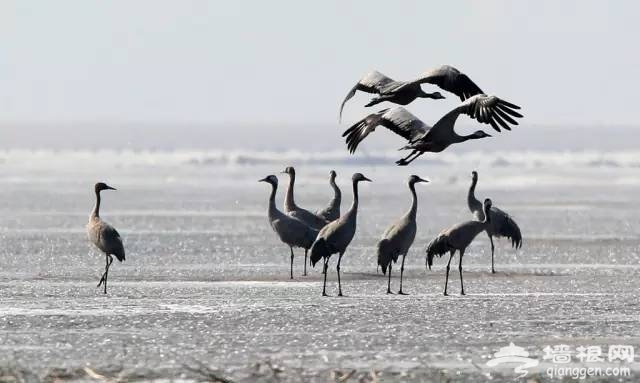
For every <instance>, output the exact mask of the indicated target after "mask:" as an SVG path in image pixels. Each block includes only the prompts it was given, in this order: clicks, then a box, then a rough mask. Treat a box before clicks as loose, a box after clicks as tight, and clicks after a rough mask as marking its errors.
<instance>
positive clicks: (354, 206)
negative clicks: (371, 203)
mask: <svg viewBox="0 0 640 383" xmlns="http://www.w3.org/2000/svg"><path fill="white" fill-rule="evenodd" d="M349 212H350V213H353V214H356V213H357V212H358V181H353V202H352V203H351V209H349Z"/></svg>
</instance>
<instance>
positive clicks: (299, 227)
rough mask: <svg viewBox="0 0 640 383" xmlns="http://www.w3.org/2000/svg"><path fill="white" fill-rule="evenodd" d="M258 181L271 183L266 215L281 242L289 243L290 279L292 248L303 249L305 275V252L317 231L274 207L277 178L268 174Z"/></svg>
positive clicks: (305, 272) (305, 271)
mask: <svg viewBox="0 0 640 383" xmlns="http://www.w3.org/2000/svg"><path fill="white" fill-rule="evenodd" d="M258 182H266V183H268V184H270V185H271V195H270V196H269V207H268V209H267V216H268V218H269V224H270V225H271V228H273V231H275V232H276V234H278V237H279V238H280V240H281V241H282V242H284V243H285V244H287V245H289V250H290V251H291V271H290V274H291V279H293V248H294V247H301V248H303V249H304V275H307V252H308V250H309V249H310V248H311V245H312V244H313V240H314V239H315V238H316V235H317V234H318V231H317V230H315V229H313V228H311V227H309V226H308V225H307V224H306V223H304V222H302V221H301V220H299V219H297V218H295V217H291V216H289V215H287V214H284V213H283V212H281V211H280V210H278V208H277V207H276V190H277V189H278V178H277V177H276V176H274V175H269V176H267V177H265V178H263V179H261V180H259V181H258Z"/></svg>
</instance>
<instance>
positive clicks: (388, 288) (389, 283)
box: [387, 262, 393, 294]
mask: <svg viewBox="0 0 640 383" xmlns="http://www.w3.org/2000/svg"><path fill="white" fill-rule="evenodd" d="M391 266H393V265H392V264H391V262H389V279H388V281H387V294H393V293H392V292H391Z"/></svg>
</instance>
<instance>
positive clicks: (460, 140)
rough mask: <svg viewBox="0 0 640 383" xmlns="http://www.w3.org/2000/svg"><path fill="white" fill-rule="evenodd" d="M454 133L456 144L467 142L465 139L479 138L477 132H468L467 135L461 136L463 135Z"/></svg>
mask: <svg viewBox="0 0 640 383" xmlns="http://www.w3.org/2000/svg"><path fill="white" fill-rule="evenodd" d="M454 134H455V141H454V142H455V143H456V144H459V143H461V142H465V141H469V140H473V139H475V138H478V137H476V135H475V133H472V134H468V135H466V136H461V135H459V134H457V133H454Z"/></svg>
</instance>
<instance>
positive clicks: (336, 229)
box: [311, 173, 371, 297]
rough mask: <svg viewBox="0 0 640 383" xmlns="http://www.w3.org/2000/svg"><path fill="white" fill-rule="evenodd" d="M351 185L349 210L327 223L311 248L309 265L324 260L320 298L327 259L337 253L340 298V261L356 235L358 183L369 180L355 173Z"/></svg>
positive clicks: (340, 293) (324, 294) (327, 265)
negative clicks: (351, 192)
mask: <svg viewBox="0 0 640 383" xmlns="http://www.w3.org/2000/svg"><path fill="white" fill-rule="evenodd" d="M351 181H352V183H353V202H352V203H351V207H350V208H349V210H348V211H347V212H346V213H345V214H344V215H343V216H342V217H340V218H338V219H337V220H335V221H332V222H330V223H328V224H327V225H326V226H325V227H323V228H322V229H321V230H320V232H319V233H318V237H317V238H316V240H315V242H314V243H313V245H312V246H311V263H312V264H313V265H314V266H315V264H316V263H318V261H319V260H320V259H324V267H323V273H324V283H323V284H322V296H325V297H326V296H327V290H326V288H327V268H328V267H329V258H331V255H333V254H336V253H338V265H337V266H336V272H337V273H338V296H342V285H341V283H340V261H342V256H343V255H344V252H345V251H346V250H347V247H348V246H349V243H351V240H352V239H353V236H354V235H355V233H356V222H357V216H358V182H361V181H367V182H371V180H370V179H368V178H367V177H365V176H364V175H362V173H355V174H354V175H353V177H351Z"/></svg>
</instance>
